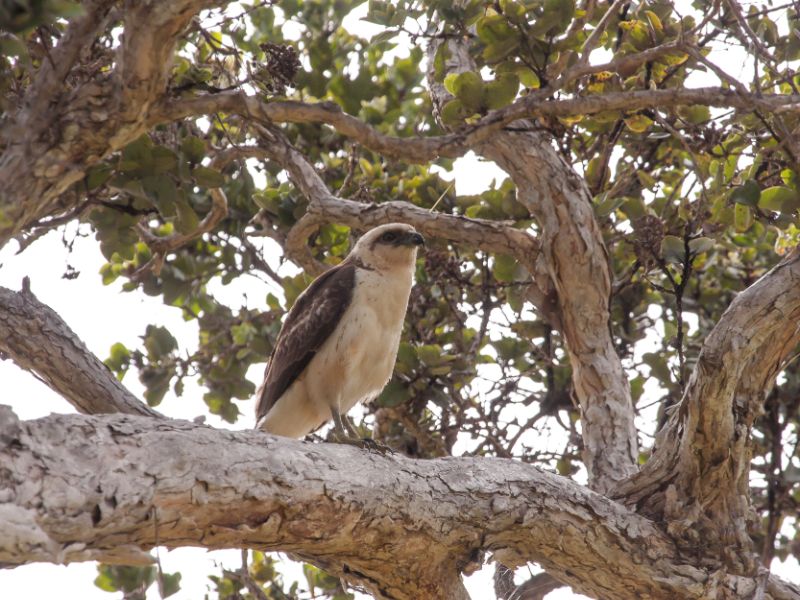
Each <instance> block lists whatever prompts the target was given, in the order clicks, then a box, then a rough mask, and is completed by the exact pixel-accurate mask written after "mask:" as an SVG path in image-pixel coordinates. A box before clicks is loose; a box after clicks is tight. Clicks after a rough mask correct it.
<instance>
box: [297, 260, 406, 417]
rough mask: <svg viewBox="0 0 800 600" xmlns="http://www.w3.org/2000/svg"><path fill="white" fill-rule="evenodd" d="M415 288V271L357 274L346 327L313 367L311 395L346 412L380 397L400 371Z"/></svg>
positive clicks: (342, 326)
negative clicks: (398, 363)
mask: <svg viewBox="0 0 800 600" xmlns="http://www.w3.org/2000/svg"><path fill="white" fill-rule="evenodd" d="M411 284H412V276H411V273H410V272H409V273H408V274H407V276H405V274H399V273H392V274H391V276H385V275H381V274H380V273H378V272H376V271H369V270H366V269H359V270H358V271H357V273H356V285H355V290H354V293H353V298H352V300H351V302H350V306H349V307H348V308H347V310H346V311H345V313H344V315H342V320H341V323H340V326H339V327H337V328H336V332H335V333H334V335H332V336H331V337H330V338H329V339H328V340H327V341H326V342H325V344H324V345H323V347H322V348H320V351H319V352H318V353H317V356H315V357H314V359H313V360H312V363H311V364H310V365H309V374H310V377H309V379H308V382H309V384H310V385H311V386H312V389H310V390H309V391H310V393H311V395H312V396H314V397H316V399H317V401H318V402H325V403H327V404H338V409H339V411H340V412H343V413H344V412H347V411H348V410H350V408H352V407H353V406H354V405H355V404H356V403H358V402H359V401H364V400H368V399H371V398H372V397H374V396H376V395H377V394H378V393H380V391H381V390H382V389H383V387H384V386H385V385H386V383H387V382H388V381H389V379H390V378H391V376H392V371H393V369H394V363H395V359H396V358H397V348H398V346H399V343H400V335H401V333H402V329H403V319H404V318H405V313H406V308H407V306H408V295H409V292H410V290H411ZM312 382H313V383H312ZM334 396H335V397H334Z"/></svg>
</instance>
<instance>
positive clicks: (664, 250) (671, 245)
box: [661, 235, 686, 264]
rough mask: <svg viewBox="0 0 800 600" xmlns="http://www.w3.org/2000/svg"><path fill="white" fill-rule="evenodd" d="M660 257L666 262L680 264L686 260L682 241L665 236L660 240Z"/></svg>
mask: <svg viewBox="0 0 800 600" xmlns="http://www.w3.org/2000/svg"><path fill="white" fill-rule="evenodd" d="M661 256H662V257H663V259H664V260H665V261H667V262H671V263H678V264H680V263H682V262H683V261H684V259H685V258H686V250H685V248H684V246H683V240H682V239H681V238H679V237H677V236H674V235H665V236H664V239H663V240H661Z"/></svg>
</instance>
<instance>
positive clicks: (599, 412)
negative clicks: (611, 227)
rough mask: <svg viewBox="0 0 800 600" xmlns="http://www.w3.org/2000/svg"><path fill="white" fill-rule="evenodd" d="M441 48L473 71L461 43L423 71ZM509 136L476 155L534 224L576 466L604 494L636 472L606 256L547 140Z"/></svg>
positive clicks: (582, 188) (581, 198) (439, 97)
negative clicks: (577, 448)
mask: <svg viewBox="0 0 800 600" xmlns="http://www.w3.org/2000/svg"><path fill="white" fill-rule="evenodd" d="M442 43H447V44H448V53H447V55H448V59H447V61H446V63H445V64H446V70H447V71H448V72H451V73H460V72H464V71H475V70H476V66H475V63H474V61H473V59H472V57H471V56H470V54H469V49H468V47H467V44H466V43H465V42H464V41H463V40H449V41H435V42H434V43H433V44H432V45H431V47H430V48H429V49H428V56H429V64H430V65H433V64H434V61H433V57H434V56H435V53H436V51H437V49H438V45H439V44H442ZM428 85H429V87H430V90H431V96H432V98H433V101H434V106H436V107H437V109H438V110H441V107H442V106H443V105H444V104H445V103H446V102H447V101H448V100H450V99H451V98H452V96H451V95H450V94H449V93H448V92H447V91H446V90H445V88H444V85H443V84H442V83H441V82H439V81H437V80H436V79H435V75H434V70H433V68H432V67H429V72H428ZM504 110H505V109H504ZM516 129H519V130H520V131H498V132H496V133H495V134H494V135H493V136H492V137H491V139H490V140H487V141H484V142H482V143H480V144H478V145H477V146H475V149H476V151H478V152H480V153H481V154H482V155H484V156H486V157H487V158H489V159H491V160H493V161H494V162H495V163H497V164H498V166H500V168H502V169H503V170H504V171H506V172H507V173H508V174H509V176H510V177H511V179H512V180H513V181H514V183H515V184H516V186H517V199H518V200H519V201H520V202H521V203H522V204H523V205H525V206H526V207H527V208H528V209H529V210H530V211H531V213H532V214H533V215H534V216H535V217H536V220H537V222H538V224H539V227H540V230H541V234H540V245H541V248H542V253H541V255H540V257H539V260H538V262H537V264H538V266H539V271H541V270H544V271H545V272H546V278H542V277H539V278H538V282H539V287H540V288H542V289H544V290H546V292H547V293H546V294H545V295H555V296H556V297H557V307H558V314H559V318H558V322H559V323H560V327H561V331H562V333H563V334H564V337H565V340H566V346H567V350H568V351H569V355H570V364H571V366H572V372H573V373H572V380H573V383H574V385H575V391H576V395H577V397H578V401H579V402H580V406H581V415H582V418H581V428H582V435H583V441H584V456H583V459H584V463H585V464H586V468H587V470H588V472H589V478H590V485H592V486H593V487H594V488H595V489H598V490H601V491H605V490H608V489H611V488H612V487H613V486H614V484H615V482H618V481H620V480H624V479H626V478H627V477H629V476H630V475H632V474H633V473H635V471H636V457H637V454H638V441H637V438H636V429H635V427H634V422H633V403H632V401H631V396H630V386H629V384H628V380H627V378H626V376H625V373H624V372H623V370H622V363H621V361H620V359H619V356H618V355H617V353H616V350H615V348H614V344H613V340H612V338H611V334H610V331H609V327H608V321H609V311H608V304H609V298H610V294H611V283H610V274H609V268H608V255H607V253H606V249H605V245H604V244H603V239H602V235H601V233H600V229H599V226H598V224H597V221H596V220H595V217H594V211H593V208H592V204H591V196H590V194H589V191H588V189H587V187H586V182H585V181H584V180H583V179H581V178H580V177H579V176H578V175H577V173H575V171H574V170H573V169H572V168H571V167H570V166H569V165H568V164H567V163H566V162H565V161H564V160H563V159H562V158H561V156H559V155H558V154H557V153H556V151H555V150H554V149H553V147H552V143H551V140H550V139H549V138H548V137H547V136H546V135H544V134H542V133H539V132H534V131H530V130H528V127H526V124H525V123H519V127H517V128H516ZM543 282H546V283H549V286H543ZM548 287H549V289H548Z"/></svg>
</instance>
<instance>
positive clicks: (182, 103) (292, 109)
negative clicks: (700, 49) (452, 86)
mask: <svg viewBox="0 0 800 600" xmlns="http://www.w3.org/2000/svg"><path fill="white" fill-rule="evenodd" d="M634 56H638V55H634ZM630 64H634V58H633V57H626V60H625V61H622V60H620V61H619V65H618V67H619V68H623V66H629V65H630ZM598 68H599V67H598ZM578 72H579V73H580V74H581V75H584V74H588V73H593V72H596V68H595V67H586V68H585V69H582V70H579V71H578ZM553 93H554V90H552V89H549V88H545V89H542V90H538V91H535V92H532V93H530V94H528V95H527V96H525V97H523V98H520V99H519V100H517V101H516V102H514V103H513V104H511V105H509V106H507V107H505V108H503V109H500V110H496V111H493V112H491V113H490V114H489V115H487V116H485V117H483V118H482V119H481V120H479V121H478V122H477V123H475V124H473V125H468V126H464V127H462V128H460V129H459V130H458V131H456V132H454V133H449V134H445V135H440V136H429V137H414V138H400V137H396V136H390V135H386V134H383V133H380V132H379V131H377V130H376V129H374V128H373V127H371V126H370V125H368V124H367V123H364V122H363V121H361V120H360V119H358V118H356V117H353V116H351V115H348V114H347V113H345V112H344V111H343V110H342V109H341V107H340V106H339V105H337V104H335V103H333V102H320V103H316V104H309V103H304V102H295V101H276V102H266V101H264V99H262V98H261V97H257V96H248V95H247V94H245V93H244V92H237V91H231V92H220V93H217V94H207V95H202V96H194V97H189V98H183V97H182V98H165V99H164V100H163V101H162V102H161V103H160V104H159V105H158V106H155V107H154V108H153V110H152V111H151V114H150V117H149V122H150V125H155V124H157V123H163V122H169V121H175V120H178V119H182V118H186V117H193V116H200V115H209V114H213V113H215V112H228V113H236V114H239V115H242V116H246V117H248V118H250V119H253V120H255V121H258V122H261V123H262V124H267V123H271V122H274V123H284V122H285V123H324V124H327V125H330V126H332V127H333V128H334V129H336V131H338V132H339V133H341V134H342V135H345V136H347V137H349V138H352V139H354V140H358V142H359V143H361V144H363V145H364V146H365V147H367V148H369V149H370V150H372V151H374V152H377V153H379V154H381V155H383V156H386V157H388V158H394V159H397V160H404V161H408V162H411V163H420V164H421V163H429V162H431V161H432V160H435V159H437V158H439V157H458V156H462V155H464V154H466V153H467V152H468V151H469V150H472V149H473V148H474V147H475V145H477V144H479V143H481V142H484V141H486V140H489V139H490V137H491V136H492V135H494V133H495V132H496V131H498V130H500V129H502V128H503V127H505V126H506V125H509V124H511V123H512V122H514V121H517V120H519V119H526V118H533V117H550V118H558V117H570V116H575V115H593V114H597V113H601V112H607V111H638V110H642V109H646V108H656V109H664V108H675V107H678V106H688V105H695V104H699V105H703V106H717V107H728V108H736V109H739V110H743V111H748V112H751V111H753V110H754V109H758V110H762V111H765V112H768V113H769V112H790V113H798V112H800V96H794V95H780V94H765V95H763V96H759V97H756V96H755V95H753V94H745V95H742V94H740V93H739V92H737V91H736V90H730V89H726V88H721V87H704V88H696V89H685V88H674V89H664V90H659V89H657V90H637V91H631V92H609V93H603V94H597V95H593V96H578V97H573V98H559V99H552V98H550V96H551V95H552V94H553Z"/></svg>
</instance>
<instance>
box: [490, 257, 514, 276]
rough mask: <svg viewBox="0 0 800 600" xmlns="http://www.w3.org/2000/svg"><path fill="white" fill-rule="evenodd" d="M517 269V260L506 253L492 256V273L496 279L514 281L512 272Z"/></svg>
mask: <svg viewBox="0 0 800 600" xmlns="http://www.w3.org/2000/svg"><path fill="white" fill-rule="evenodd" d="M516 269H517V261H516V259H514V258H513V257H512V256H509V255H507V254H498V255H497V256H495V257H494V265H493V266H492V274H493V275H494V278H495V279H497V281H500V282H502V283H511V282H513V281H514V274H515V272H516Z"/></svg>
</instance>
